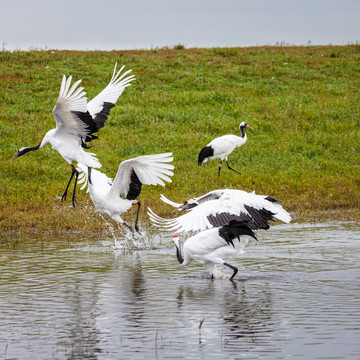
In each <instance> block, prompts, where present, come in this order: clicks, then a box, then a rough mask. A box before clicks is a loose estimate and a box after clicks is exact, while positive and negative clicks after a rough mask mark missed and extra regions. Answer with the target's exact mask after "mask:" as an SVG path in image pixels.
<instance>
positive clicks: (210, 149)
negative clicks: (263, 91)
mask: <svg viewBox="0 0 360 360" xmlns="http://www.w3.org/2000/svg"><path fill="white" fill-rule="evenodd" d="M247 127H248V128H249V129H252V130H253V128H252V127H251V126H250V125H248V124H247V123H246V122H244V121H243V122H242V123H241V124H240V126H239V129H240V131H241V136H236V135H224V136H220V137H218V138H216V139H214V140H212V141H211V142H209V143H208V144H207V145H206V146H205V147H203V148H202V149H201V150H200V152H199V156H198V165H199V166H200V165H201V164H203V163H206V162H207V161H208V160H212V159H220V162H219V172H218V175H220V171H221V166H222V162H223V161H224V160H225V161H226V165H227V167H228V168H229V169H230V170H233V171H235V172H237V173H238V174H241V173H240V172H239V171H237V170H235V169H233V168H232V167H230V165H229V162H228V155H230V154H231V153H232V152H233V151H234V150H235V149H236V148H238V147H240V146H242V145H244V144H245V143H246V140H247V135H246V133H245V128H247Z"/></svg>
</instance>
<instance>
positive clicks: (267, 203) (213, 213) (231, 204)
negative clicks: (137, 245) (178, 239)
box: [148, 189, 291, 232]
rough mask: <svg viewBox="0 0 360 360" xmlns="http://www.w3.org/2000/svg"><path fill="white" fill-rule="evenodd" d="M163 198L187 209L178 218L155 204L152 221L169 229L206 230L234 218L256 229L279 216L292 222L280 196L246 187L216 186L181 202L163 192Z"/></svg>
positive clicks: (149, 210) (169, 202) (162, 227)
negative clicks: (157, 211)
mask: <svg viewBox="0 0 360 360" xmlns="http://www.w3.org/2000/svg"><path fill="white" fill-rule="evenodd" d="M161 200H162V201H164V202H165V203H167V204H169V205H171V206H174V207H176V208H177V209H179V210H188V212H187V213H185V214H183V215H180V216H178V217H176V218H174V219H165V218H162V217H160V216H158V215H156V214H155V213H154V212H153V211H152V210H151V208H149V209H148V215H149V217H150V220H151V221H152V223H153V224H154V225H155V226H157V227H159V228H161V229H162V230H166V231H173V232H182V231H185V232H188V231H199V230H200V231H203V230H205V229H209V228H212V227H218V226H223V225H225V224H227V223H228V222H229V221H230V220H238V221H248V225H249V227H250V228H251V229H252V230H257V229H268V228H269V226H270V225H269V221H271V220H274V219H277V220H280V221H283V222H286V223H288V222H290V221H291V216H290V214H289V213H288V212H287V211H286V210H285V209H284V208H283V207H282V206H281V205H279V204H277V203H276V200H275V199H273V198H271V197H270V196H266V195H257V194H255V192H252V193H248V192H246V191H243V190H236V189H222V190H214V191H210V192H209V193H207V194H205V195H203V196H200V197H198V198H195V199H189V200H187V201H185V202H184V203H183V204H179V203H176V202H173V201H171V200H169V199H167V198H166V197H165V196H164V195H161Z"/></svg>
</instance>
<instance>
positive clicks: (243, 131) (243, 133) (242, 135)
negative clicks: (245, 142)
mask: <svg viewBox="0 0 360 360" xmlns="http://www.w3.org/2000/svg"><path fill="white" fill-rule="evenodd" d="M240 131H241V137H242V138H243V137H245V135H246V134H245V126H240Z"/></svg>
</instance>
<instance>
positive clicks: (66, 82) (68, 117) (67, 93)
mask: <svg viewBox="0 0 360 360" xmlns="http://www.w3.org/2000/svg"><path fill="white" fill-rule="evenodd" d="M71 80H72V77H71V76H69V77H68V78H67V79H66V76H65V75H64V76H63V78H62V82H61V86H60V92H59V97H58V99H57V102H56V105H55V107H54V109H53V111H52V113H53V115H54V118H55V120H56V128H57V130H58V131H62V132H67V133H70V134H73V135H75V136H80V137H84V136H86V135H87V134H88V132H89V130H88V128H87V125H86V124H85V123H84V122H82V121H81V120H80V119H79V118H78V117H77V116H76V115H75V114H74V111H77V112H86V111H87V100H86V97H85V95H86V93H85V91H83V88H82V87H79V88H78V89H77V90H76V88H77V86H78V85H79V84H80V82H81V80H78V81H76V82H75V83H74V84H73V86H72V87H71V89H69V88H70V84H71Z"/></svg>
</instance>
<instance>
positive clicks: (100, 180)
mask: <svg viewBox="0 0 360 360" xmlns="http://www.w3.org/2000/svg"><path fill="white" fill-rule="evenodd" d="M76 169H77V171H79V178H78V184H83V185H82V186H81V190H83V189H85V188H86V186H87V185H88V181H89V180H88V168H87V166H85V165H83V164H81V163H78V165H77V167H76ZM91 182H92V184H93V186H94V188H95V189H97V190H98V191H99V192H102V193H106V192H107V191H109V189H110V187H111V185H112V179H110V178H109V177H108V176H107V175H105V174H104V173H102V172H101V171H99V170H96V169H94V168H92V169H91ZM88 191H89V189H87V192H88Z"/></svg>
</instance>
